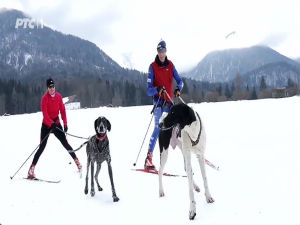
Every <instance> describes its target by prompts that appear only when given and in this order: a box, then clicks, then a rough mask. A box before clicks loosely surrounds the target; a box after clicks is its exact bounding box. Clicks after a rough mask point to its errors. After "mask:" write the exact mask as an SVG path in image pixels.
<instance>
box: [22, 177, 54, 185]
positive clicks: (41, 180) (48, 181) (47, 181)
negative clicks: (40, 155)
mask: <svg viewBox="0 0 300 225" xmlns="http://www.w3.org/2000/svg"><path fill="white" fill-rule="evenodd" d="M24 179H25V180H30V181H39V182H46V183H53V184H57V183H59V182H60V180H45V179H40V178H34V179H30V178H27V177H24Z"/></svg>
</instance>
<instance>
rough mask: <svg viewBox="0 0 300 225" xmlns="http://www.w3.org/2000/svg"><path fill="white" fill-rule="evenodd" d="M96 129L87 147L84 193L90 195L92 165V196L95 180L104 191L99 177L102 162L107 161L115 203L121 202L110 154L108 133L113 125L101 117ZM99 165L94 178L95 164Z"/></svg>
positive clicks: (96, 122) (96, 121) (100, 189)
mask: <svg viewBox="0 0 300 225" xmlns="http://www.w3.org/2000/svg"><path fill="white" fill-rule="evenodd" d="M94 127H95V131H96V135H94V136H92V137H91V138H90V139H89V141H88V142H87V146H86V154H87V170H86V178H85V188H84V193H85V194H87V193H88V180H89V175H88V174H89V167H90V165H91V196H94V195H95V189H94V178H95V180H96V183H97V186H98V190H99V191H102V190H103V189H102V187H101V186H100V184H99V182H98V175H99V172H100V169H101V164H102V162H104V161H106V162H107V165H108V172H109V178H110V183H111V189H112V197H113V201H114V202H117V201H119V198H118V197H117V195H116V191H115V186H114V181H113V173H112V168H111V164H110V163H111V157H110V152H109V141H108V137H107V131H110V130H111V124H110V122H109V120H107V119H106V118H105V117H99V118H98V119H96V120H95V122H94ZM95 162H96V163H97V171H96V174H95V177H94V163H95Z"/></svg>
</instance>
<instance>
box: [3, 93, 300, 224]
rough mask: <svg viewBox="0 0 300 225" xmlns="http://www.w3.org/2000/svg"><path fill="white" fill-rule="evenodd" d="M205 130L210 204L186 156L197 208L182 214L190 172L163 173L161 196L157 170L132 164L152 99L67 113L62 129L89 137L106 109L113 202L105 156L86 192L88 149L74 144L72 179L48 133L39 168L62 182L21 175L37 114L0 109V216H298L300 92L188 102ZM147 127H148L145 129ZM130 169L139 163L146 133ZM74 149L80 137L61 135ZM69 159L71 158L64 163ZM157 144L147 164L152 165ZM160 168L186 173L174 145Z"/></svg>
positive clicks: (39, 219) (123, 219)
mask: <svg viewBox="0 0 300 225" xmlns="http://www.w3.org/2000/svg"><path fill="white" fill-rule="evenodd" d="M191 106H192V107H193V108H194V109H196V110H197V111H198V112H199V114H200V116H201V118H202V121H203V123H204V124H205V127H206V132H207V151H206V158H207V159H208V160H210V161H211V162H213V163H215V164H217V165H218V166H220V171H216V170H214V169H212V168H210V167H207V175H208V184H209V187H210V192H211V194H212V196H213V198H214V199H215V200H216V201H215V203H213V204H207V203H206V201H205V197H204V193H203V189H204V188H203V183H202V178H201V176H200V168H199V166H198V165H197V162H196V160H195V159H193V161H192V163H193V168H194V172H195V180H196V182H198V185H199V186H200V188H201V192H200V193H197V194H195V198H196V203H197V205H196V207H197V216H196V218H195V220H194V221H189V219H188V209H189V195H188V186H187V179H186V178H182V177H164V178H163V182H164V187H165V194H166V196H165V197H164V198H159V196H158V176H157V175H153V174H146V173H141V172H135V171H132V170H131V169H132V168H133V165H132V164H133V162H134V161H135V158H136V155H137V153H138V150H139V148H140V145H141V142H142V140H143V137H144V134H145V132H146V129H147V126H148V124H149V121H150V118H151V115H150V111H151V108H152V107H151V106H140V107H127V108H125V107H124V108H105V107H103V108H94V109H81V110H72V111H68V112H67V116H68V124H69V132H70V133H71V134H75V135H79V136H84V137H88V136H90V135H93V134H94V128H93V123H94V120H95V119H96V118H97V117H98V116H106V117H107V118H108V119H109V120H110V122H111V124H112V130H111V132H110V133H109V134H108V135H109V139H110V147H111V155H112V167H113V173H114V180H115V187H116V192H117V195H118V197H119V198H120V201H119V202H116V203H114V202H113V201H112V197H111V195H112V194H111V188H110V183H109V177H108V173H107V166H106V163H104V164H103V166H102V170H101V172H100V175H99V180H100V184H101V185H102V187H103V189H104V190H103V191H102V192H98V191H97V192H96V195H95V197H93V198H92V197H91V196H90V195H85V194H84V191H83V190H84V184H85V179H84V177H85V171H86V169H85V165H86V155H85V148H83V149H82V150H80V151H79V152H78V157H79V159H80V161H81V162H82V164H83V165H84V170H83V178H81V179H80V178H79V176H78V173H77V172H76V168H75V165H74V163H73V161H72V160H71V157H69V155H68V154H67V152H66V151H65V150H64V149H63V147H62V146H61V145H60V143H59V141H58V140H57V139H56V138H55V137H54V136H53V135H51V136H50V138H49V140H48V144H47V147H46V149H45V151H44V153H43V155H42V156H41V158H40V160H39V163H38V164H37V167H36V171H35V172H36V175H37V176H38V177H41V178H49V179H51V178H52V179H61V182H60V183H59V184H49V183H39V182H32V181H27V180H24V179H22V177H25V176H26V174H27V171H28V167H29V165H30V163H31V161H32V157H31V158H30V159H29V160H28V162H27V163H26V164H25V166H24V167H23V168H22V169H21V170H20V172H19V173H18V174H17V175H16V176H15V178H14V179H13V180H11V179H10V176H12V175H13V174H14V172H15V171H16V170H17V169H18V168H19V166H20V165H21V164H22V163H23V162H24V160H25V159H26V158H27V157H28V156H29V155H30V153H31V152H32V151H33V150H34V148H35V147H36V146H37V145H38V143H39V135H40V127H41V121H42V115H41V113H34V114H24V115H15V116H7V117H0V138H1V142H0V143H1V147H0V180H1V186H0V187H1V191H0V224H1V225H18V224H22V225H25V224H30V225H35V224H36V225H40V224H86V225H89V224H114V225H117V224H164V225H165V224H201V225H205V224H251V225H253V224H284V225H287V224H295V225H296V224H300V219H299V211H300V207H299V199H300V195H299V192H300V185H299V184H300V182H299V180H300V179H299V178H300V176H299V173H300V168H299V150H300V141H299V137H300V121H299V120H300V107H299V106H300V98H299V97H292V98H285V99H267V100H257V101H237V102H224V103H201V104H192V105H191ZM151 129H152V128H151ZM150 133H151V132H149V134H148V137H147V138H146V142H145V145H144V147H143V149H142V153H141V155H140V159H139V161H138V164H137V167H139V168H141V167H142V166H143V162H144V158H145V155H146V151H147V146H148V140H149V135H150ZM68 140H69V142H70V144H71V145H72V146H73V148H76V147H78V146H79V145H80V144H81V143H82V142H83V140H81V139H76V138H73V137H68ZM70 162H71V164H70ZM158 162H159V150H158V145H157V146H156V150H155V152H154V163H155V164H156V165H157V166H158V164H159V163H158ZM165 171H166V172H169V173H176V174H184V169H183V159H182V155H181V152H180V151H179V150H178V149H176V150H171V151H170V153H169V159H168V162H167V166H166V169H165Z"/></svg>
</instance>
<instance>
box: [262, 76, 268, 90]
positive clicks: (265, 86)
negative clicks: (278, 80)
mask: <svg viewBox="0 0 300 225" xmlns="http://www.w3.org/2000/svg"><path fill="white" fill-rule="evenodd" d="M265 89H267V84H266V80H265V77H264V76H262V77H261V80H260V91H263V90H265Z"/></svg>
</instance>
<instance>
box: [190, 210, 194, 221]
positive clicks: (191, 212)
mask: <svg viewBox="0 0 300 225" xmlns="http://www.w3.org/2000/svg"><path fill="white" fill-rule="evenodd" d="M195 217H196V212H194V211H190V212H189V218H190V220H194V219H195Z"/></svg>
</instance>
